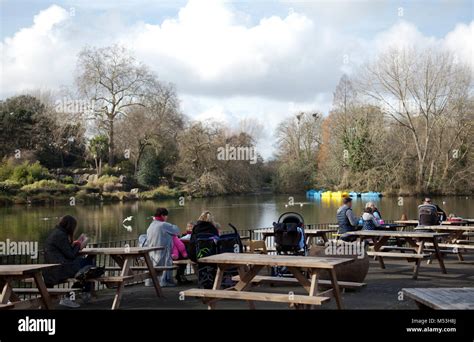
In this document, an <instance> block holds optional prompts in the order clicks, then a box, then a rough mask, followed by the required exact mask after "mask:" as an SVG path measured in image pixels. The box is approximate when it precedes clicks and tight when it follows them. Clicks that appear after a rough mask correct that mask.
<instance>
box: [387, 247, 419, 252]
mask: <svg viewBox="0 0 474 342" xmlns="http://www.w3.org/2000/svg"><path fill="white" fill-rule="evenodd" d="M380 250H381V251H386V250H388V251H406V252H416V248H415V247H398V246H382V247H381V248H380Z"/></svg>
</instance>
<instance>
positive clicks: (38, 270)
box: [0, 264, 59, 309]
mask: <svg viewBox="0 0 474 342" xmlns="http://www.w3.org/2000/svg"><path fill="white" fill-rule="evenodd" d="M56 266H59V265H58V264H25V265H0V287H1V288H2V292H1V293H0V304H1V305H7V303H8V302H9V301H10V302H11V303H13V305H14V306H15V308H19V309H28V308H31V307H35V306H38V305H41V304H43V305H44V308H46V309H53V304H52V301H51V297H50V295H49V293H48V289H47V288H46V285H45V283H44V279H43V275H42V271H43V270H44V269H47V268H52V267H56ZM27 278H33V279H34V281H35V284H36V287H37V288H38V292H39V294H40V295H41V297H40V298H35V299H31V300H20V297H19V296H18V295H17V294H15V293H14V291H13V286H12V282H13V281H16V280H23V279H27Z"/></svg>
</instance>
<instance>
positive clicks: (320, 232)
mask: <svg viewBox="0 0 474 342" xmlns="http://www.w3.org/2000/svg"><path fill="white" fill-rule="evenodd" d="M254 232H255V233H258V234H262V237H263V240H266V239H267V238H268V237H270V236H274V235H275V232H274V231H273V228H268V229H256V230H254ZM336 232H337V229H305V230H304V234H305V236H306V244H307V245H309V243H310V242H311V241H312V240H313V241H314V239H315V238H317V237H320V238H321V239H322V240H323V241H324V243H326V242H328V241H329V239H328V236H327V235H326V234H328V233H336Z"/></svg>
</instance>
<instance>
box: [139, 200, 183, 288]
mask: <svg viewBox="0 0 474 342" xmlns="http://www.w3.org/2000/svg"><path fill="white" fill-rule="evenodd" d="M167 220H168V210H167V209H166V208H158V209H156V212H155V216H154V217H153V222H152V223H151V224H150V226H149V227H148V230H147V231H146V235H147V239H146V245H147V247H158V246H161V247H164V248H163V249H162V250H157V251H152V252H150V258H151V260H152V261H153V265H154V266H155V267H156V266H173V259H172V257H171V252H172V249H173V236H176V235H178V234H179V232H180V229H179V228H178V226H176V225H174V224H171V223H168V222H166V221H167ZM145 285H146V286H151V285H152V282H151V279H147V281H145ZM160 286H162V287H170V286H175V284H174V282H173V271H172V270H170V271H165V272H163V275H162V276H161V279H160Z"/></svg>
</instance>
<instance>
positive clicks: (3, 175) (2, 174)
mask: <svg viewBox="0 0 474 342" xmlns="http://www.w3.org/2000/svg"><path fill="white" fill-rule="evenodd" d="M14 168H15V166H14V165H13V163H12V162H11V161H4V162H2V163H1V164H0V182H2V181H6V180H8V179H9V178H10V177H11V175H12V174H13V169H14Z"/></svg>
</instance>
